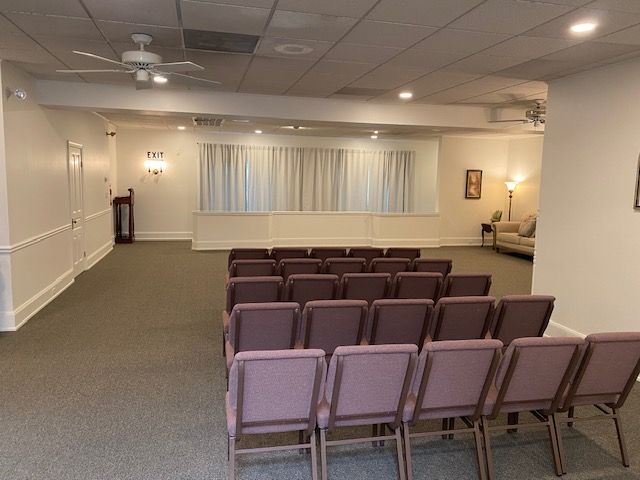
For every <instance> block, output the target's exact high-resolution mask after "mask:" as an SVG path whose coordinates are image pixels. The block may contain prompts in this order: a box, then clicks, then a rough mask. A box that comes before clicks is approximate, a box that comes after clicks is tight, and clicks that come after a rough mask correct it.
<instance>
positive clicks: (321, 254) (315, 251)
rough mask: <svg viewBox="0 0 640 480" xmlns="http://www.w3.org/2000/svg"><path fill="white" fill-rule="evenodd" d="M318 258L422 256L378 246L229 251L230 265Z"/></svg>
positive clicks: (408, 250)
mask: <svg viewBox="0 0 640 480" xmlns="http://www.w3.org/2000/svg"><path fill="white" fill-rule="evenodd" d="M307 257H310V258H317V259H320V260H322V261H324V260H326V259H327V258H337V257H359V258H364V259H365V260H366V261H367V263H369V262H370V261H371V260H372V259H374V258H379V257H399V258H408V259H409V260H414V259H416V258H419V257H420V249H419V248H387V249H384V248H377V247H344V248H343V247H318V248H311V249H309V248H304V247H274V248H272V249H271V251H269V250H268V249H266V248H233V249H231V252H230V253H229V266H231V262H233V261H234V260H266V259H272V260H275V261H276V262H279V261H280V260H282V259H284V258H307Z"/></svg>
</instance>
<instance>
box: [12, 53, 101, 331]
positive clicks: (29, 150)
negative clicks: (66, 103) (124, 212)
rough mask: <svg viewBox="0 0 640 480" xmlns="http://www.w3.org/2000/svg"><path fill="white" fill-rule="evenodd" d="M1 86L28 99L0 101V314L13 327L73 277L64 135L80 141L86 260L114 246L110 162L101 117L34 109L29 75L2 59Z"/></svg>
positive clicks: (66, 137)
mask: <svg viewBox="0 0 640 480" xmlns="http://www.w3.org/2000/svg"><path fill="white" fill-rule="evenodd" d="M2 87H3V91H5V89H9V90H10V91H13V90H14V89H15V88H17V87H20V88H22V89H24V90H25V91H26V92H27V94H28V98H27V101H18V99H16V98H15V97H13V96H11V97H9V98H5V101H4V104H3V121H4V138H5V146H4V155H5V169H3V171H4V173H5V174H6V181H7V190H6V191H7V197H8V205H9V222H8V225H9V237H8V238H7V239H3V243H2V245H0V256H4V257H8V258H9V263H10V270H11V273H10V279H11V281H10V286H9V288H10V291H11V298H12V306H11V308H7V307H6V306H5V310H4V311H3V312H0V314H1V315H2V317H3V318H2V319H0V330H12V329H15V328H17V327H18V326H19V325H20V324H22V323H24V322H25V321H26V320H27V319H28V318H29V317H30V316H31V315H33V314H34V313H35V312H36V311H37V310H39V309H40V308H42V306H44V305H45V304H46V303H47V302H48V301H50V300H51V298H53V297H54V296H56V295H57V294H58V293H60V291H61V290H63V289H64V288H66V287H67V286H68V285H69V284H70V283H71V282H72V281H73V269H72V258H71V227H70V213H69V190H68V178H67V141H73V142H77V143H80V144H82V145H83V164H84V213H85V216H86V218H87V220H86V224H85V238H86V245H85V251H86V255H87V260H88V264H89V265H91V264H93V263H95V262H96V261H97V260H99V258H100V257H101V256H103V255H104V254H106V253H108V251H110V249H111V248H112V233H111V232H112V227H111V225H112V220H111V218H112V216H111V207H110V205H109V197H108V185H109V182H110V176H111V175H112V174H113V170H112V164H113V163H114V162H112V158H111V156H110V148H111V149H112V150H113V146H111V147H110V145H109V144H110V142H112V141H113V140H112V139H108V138H107V136H106V135H105V132H106V130H107V129H108V128H109V127H108V125H107V123H106V122H105V121H104V120H103V119H101V118H99V117H98V116H96V115H94V114H91V113H88V112H72V111H58V110H48V109H44V108H42V107H40V106H39V105H38V98H37V94H36V89H35V82H34V80H33V78H32V77H30V76H29V75H27V74H26V73H24V72H23V71H21V70H19V69H18V68H16V67H14V66H12V65H9V64H3V65H2ZM5 263H6V260H5ZM0 266H2V268H6V265H5V264H4V263H3V264H0ZM5 275H6V271H5V272H3V277H4V276H5ZM5 287H6V286H5Z"/></svg>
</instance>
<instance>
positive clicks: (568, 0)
mask: <svg viewBox="0 0 640 480" xmlns="http://www.w3.org/2000/svg"><path fill="white" fill-rule="evenodd" d="M632 1H633V0H632ZM544 2H545V3H554V4H556V5H569V6H570V7H581V6H583V5H586V4H587V3H590V2H593V0H544Z"/></svg>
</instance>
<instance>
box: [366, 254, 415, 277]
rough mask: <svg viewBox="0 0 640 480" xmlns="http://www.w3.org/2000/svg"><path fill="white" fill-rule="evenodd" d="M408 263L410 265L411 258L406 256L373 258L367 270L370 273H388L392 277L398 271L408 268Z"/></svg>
mask: <svg viewBox="0 0 640 480" xmlns="http://www.w3.org/2000/svg"><path fill="white" fill-rule="evenodd" d="M409 265H411V260H409V259H408V258H391V257H383V258H374V259H373V260H371V263H370V264H369V271H370V272H371V273H390V274H391V276H392V277H393V276H395V274H396V273H398V272H406V271H407V270H409Z"/></svg>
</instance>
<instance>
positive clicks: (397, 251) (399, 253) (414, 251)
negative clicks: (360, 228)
mask: <svg viewBox="0 0 640 480" xmlns="http://www.w3.org/2000/svg"><path fill="white" fill-rule="evenodd" d="M384 256H385V257H393V258H408V259H409V260H415V259H416V258H420V249H419V248H395V247H392V248H387V251H386V252H385V253H384Z"/></svg>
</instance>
